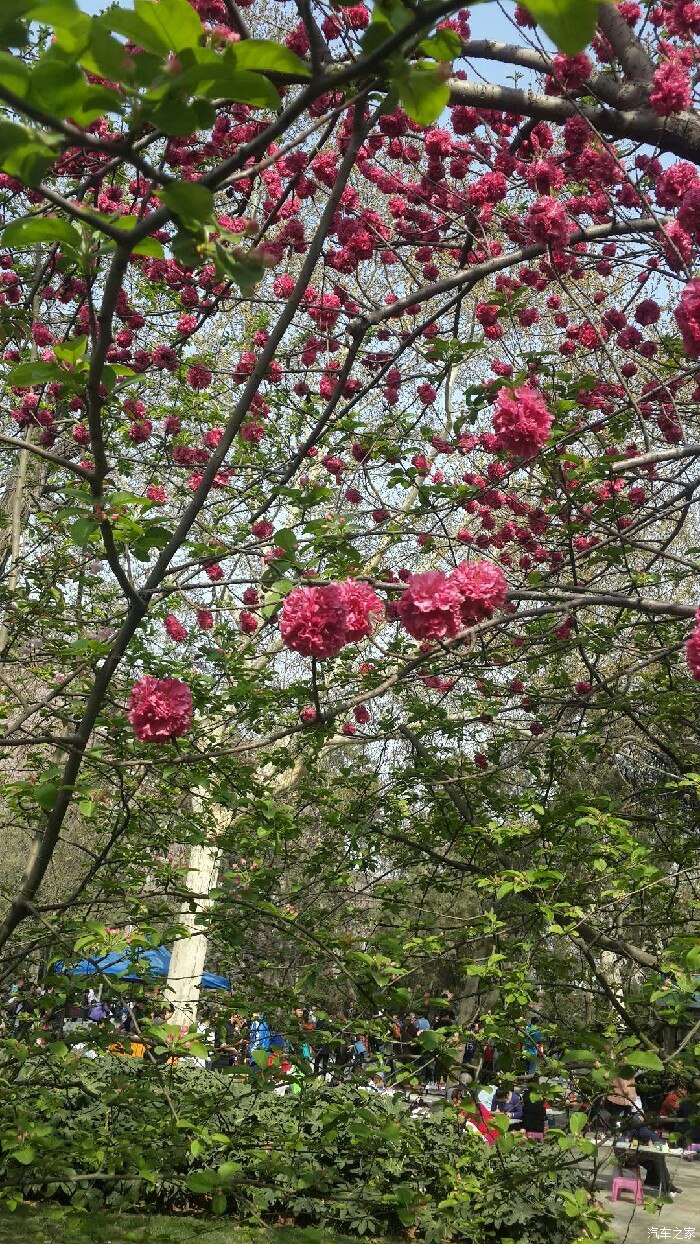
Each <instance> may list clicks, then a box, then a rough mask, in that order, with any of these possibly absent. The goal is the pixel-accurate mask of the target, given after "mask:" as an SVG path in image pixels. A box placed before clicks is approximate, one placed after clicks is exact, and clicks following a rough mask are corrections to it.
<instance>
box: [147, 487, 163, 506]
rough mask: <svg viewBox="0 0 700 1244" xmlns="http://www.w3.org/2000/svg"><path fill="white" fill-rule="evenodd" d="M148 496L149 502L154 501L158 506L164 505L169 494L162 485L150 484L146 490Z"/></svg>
mask: <svg viewBox="0 0 700 1244" xmlns="http://www.w3.org/2000/svg"><path fill="white" fill-rule="evenodd" d="M146 496H147V497H148V500H149V501H153V502H154V503H155V504H156V505H163V504H164V503H165V502H166V501H167V500H168V494H167V492H166V491H165V489H164V488H163V486H162V484H149V485H148V488H147V489H146Z"/></svg>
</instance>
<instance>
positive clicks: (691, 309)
mask: <svg viewBox="0 0 700 1244" xmlns="http://www.w3.org/2000/svg"><path fill="white" fill-rule="evenodd" d="M673 314H674V315H675V317H676V322H677V324H678V327H679V328H680V330H681V337H682V338H683V349H684V350H685V352H686V354H688V355H690V357H691V358H700V280H699V279H698V278H697V277H696V278H695V279H694V280H692V281H688V284H687V285H686V287H685V289H684V290H683V293H682V294H681V300H680V303H679V304H678V306H677V307H676V309H675V311H674V313H673Z"/></svg>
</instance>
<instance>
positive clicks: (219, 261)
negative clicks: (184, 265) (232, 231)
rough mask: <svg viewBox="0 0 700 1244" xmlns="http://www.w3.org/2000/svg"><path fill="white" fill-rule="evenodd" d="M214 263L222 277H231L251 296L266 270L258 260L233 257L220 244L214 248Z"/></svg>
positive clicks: (238, 256)
mask: <svg viewBox="0 0 700 1244" xmlns="http://www.w3.org/2000/svg"><path fill="white" fill-rule="evenodd" d="M214 262H215V264H216V269H217V273H218V274H219V275H220V276H229V277H231V279H232V280H233V281H235V282H236V284H237V285H238V286H239V288H240V290H241V291H242V293H244V294H249V293H250V292H251V291H252V290H253V289H254V288H255V286H256V285H257V283H258V281H260V280H261V279H262V276H263V272H264V268H263V266H262V264H261V263H259V262H258V260H256V259H254V258H250V259H248V258H247V257H246V256H241V255H235V256H234V255H232V254H231V253H230V252H229V251H227V250H226V248H225V247H223V246H221V245H220V244H219V243H218V242H217V243H216V245H215V247H214Z"/></svg>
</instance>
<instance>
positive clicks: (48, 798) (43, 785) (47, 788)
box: [33, 779, 61, 812]
mask: <svg viewBox="0 0 700 1244" xmlns="http://www.w3.org/2000/svg"><path fill="white" fill-rule="evenodd" d="M60 789H61V787H60V783H59V782H58V781H56V780H55V779H54V780H53V781H50V782H40V783H39V785H38V786H35V787H34V789H33V795H34V798H35V799H36V801H37V803H38V805H39V807H40V808H43V810H44V812H50V811H51V809H52V808H53V806H54V804H55V802H56V796H57V794H58V792H59V790H60Z"/></svg>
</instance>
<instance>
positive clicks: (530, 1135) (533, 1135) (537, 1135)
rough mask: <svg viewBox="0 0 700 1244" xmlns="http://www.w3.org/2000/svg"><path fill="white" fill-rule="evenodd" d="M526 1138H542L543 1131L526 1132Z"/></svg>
mask: <svg viewBox="0 0 700 1244" xmlns="http://www.w3.org/2000/svg"><path fill="white" fill-rule="evenodd" d="M525 1135H526V1136H527V1138H528V1140H544V1132H526V1133H525Z"/></svg>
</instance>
